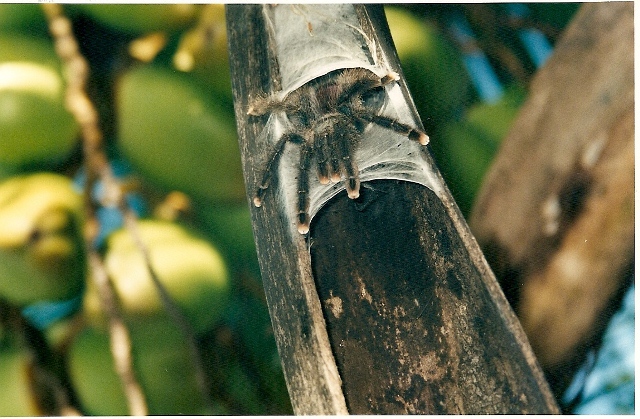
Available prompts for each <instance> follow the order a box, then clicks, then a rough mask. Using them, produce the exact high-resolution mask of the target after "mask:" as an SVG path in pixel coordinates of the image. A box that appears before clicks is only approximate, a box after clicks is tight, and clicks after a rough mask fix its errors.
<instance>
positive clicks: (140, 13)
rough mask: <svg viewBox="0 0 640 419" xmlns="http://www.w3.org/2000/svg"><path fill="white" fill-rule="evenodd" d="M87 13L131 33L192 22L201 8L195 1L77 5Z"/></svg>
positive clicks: (164, 28) (113, 27)
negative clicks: (191, 2)
mask: <svg viewBox="0 0 640 419" xmlns="http://www.w3.org/2000/svg"><path fill="white" fill-rule="evenodd" d="M76 7H78V8H80V9H81V10H82V11H83V12H84V13H87V14H88V15H89V16H91V17H92V18H94V19H95V20H97V21H99V22H100V23H102V24H105V25H107V26H109V27H111V28H112V29H116V30H119V31H123V32H128V33H132V34H142V33H146V32H153V31H175V30H179V29H183V28H185V27H187V26H189V25H190V24H192V23H193V22H194V20H195V18H196V17H197V14H198V11H199V9H200V6H199V5H194V4H184V3H180V4H90V3H85V4H78V5H76Z"/></svg>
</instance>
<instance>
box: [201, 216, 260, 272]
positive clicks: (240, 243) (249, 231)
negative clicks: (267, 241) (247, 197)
mask: <svg viewBox="0 0 640 419" xmlns="http://www.w3.org/2000/svg"><path fill="white" fill-rule="evenodd" d="M195 212H196V214H197V218H198V219H199V221H200V222H201V224H202V229H203V230H204V231H206V233H207V234H208V235H210V236H211V237H212V239H213V240H214V242H215V243H217V244H219V245H220V248H221V251H222V252H223V253H224V255H225V259H226V260H229V261H230V263H231V264H233V265H234V266H237V267H239V268H240V267H244V268H247V267H251V268H254V267H256V268H257V266H254V265H257V258H256V246H255V241H254V238H253V228H252V226H251V213H250V212H249V207H248V206H247V205H246V204H243V205H233V206H217V207H210V206H197V205H196V207H195ZM247 265H249V266H247ZM256 274H258V272H257V271H256Z"/></svg>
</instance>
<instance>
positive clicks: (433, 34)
mask: <svg viewBox="0 0 640 419" xmlns="http://www.w3.org/2000/svg"><path fill="white" fill-rule="evenodd" d="M385 13H386V15H387V21H388V22H389V28H390V30H391V35H392V37H393V42H394V44H395V46H396V50H397V52H398V57H399V58H400V63H401V65H402V71H403V72H404V74H405V76H406V79H407V84H408V86H409V90H410V91H411V94H412V96H413V100H414V101H415V103H416V107H417V108H418V111H419V112H420V115H421V116H422V120H423V123H425V125H438V124H439V123H441V122H443V121H449V120H451V119H455V118H457V117H458V116H459V114H460V113H461V110H462V109H463V107H464V106H465V105H466V103H467V101H468V98H469V95H470V92H471V90H470V88H471V81H470V79H469V76H468V75H467V73H466V71H465V69H464V65H463V63H462V58H461V57H460V53H459V52H458V51H457V50H456V49H455V48H454V46H453V45H452V44H451V43H450V42H449V41H448V40H447V39H446V38H445V37H444V36H443V35H442V34H441V33H440V32H439V31H438V29H437V28H436V27H435V26H434V25H432V24H430V23H429V22H427V21H421V20H419V19H417V18H416V17H415V16H413V15H412V14H411V13H409V12H408V11H406V10H403V9H400V8H398V7H394V6H387V7H385ZM427 119H428V120H427Z"/></svg>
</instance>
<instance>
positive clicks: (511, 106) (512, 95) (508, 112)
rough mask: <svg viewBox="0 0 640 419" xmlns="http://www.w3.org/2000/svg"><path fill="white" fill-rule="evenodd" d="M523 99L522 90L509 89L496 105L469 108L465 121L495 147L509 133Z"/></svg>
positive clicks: (517, 88)
mask: <svg viewBox="0 0 640 419" xmlns="http://www.w3.org/2000/svg"><path fill="white" fill-rule="evenodd" d="M525 99H526V91H525V90H524V89H522V88H519V87H517V86H512V87H509V88H508V89H506V91H505V93H504V95H503V96H502V98H501V99H500V100H499V101H498V102H497V103H494V104H479V105H476V106H473V107H471V108H469V110H468V111H467V115H466V121H467V123H468V124H469V125H470V126H471V127H472V129H473V130H474V131H476V132H478V133H479V134H482V135H484V136H485V137H486V138H487V139H488V140H489V141H491V142H492V143H493V144H494V145H495V146H496V147H497V146H498V145H499V144H500V143H501V142H502V139H503V138H504V137H505V136H506V135H507V134H508V133H509V129H510V128H511V124H512V123H513V120H514V119H515V117H516V115H517V114H518V111H519V110H520V106H522V104H523V103H524V100H525Z"/></svg>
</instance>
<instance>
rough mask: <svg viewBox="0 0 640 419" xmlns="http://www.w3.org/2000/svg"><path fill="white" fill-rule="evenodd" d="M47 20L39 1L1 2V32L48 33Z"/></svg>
mask: <svg viewBox="0 0 640 419" xmlns="http://www.w3.org/2000/svg"><path fill="white" fill-rule="evenodd" d="M46 30H47V21H46V20H45V17H44V13H43V11H42V7H41V6H40V5H39V4H37V3H29V4H24V3H0V32H3V33H6V32H10V31H23V32H27V31H30V32H36V33H43V34H44V33H46Z"/></svg>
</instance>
